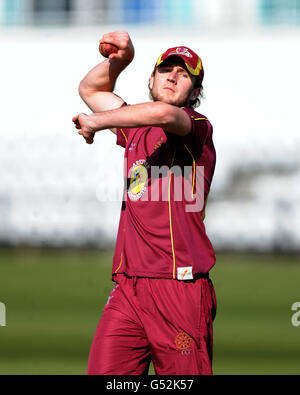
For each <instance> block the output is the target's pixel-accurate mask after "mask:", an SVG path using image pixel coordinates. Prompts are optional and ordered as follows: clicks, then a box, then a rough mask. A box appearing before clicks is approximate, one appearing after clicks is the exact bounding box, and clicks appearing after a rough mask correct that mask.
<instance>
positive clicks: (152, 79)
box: [149, 73, 154, 90]
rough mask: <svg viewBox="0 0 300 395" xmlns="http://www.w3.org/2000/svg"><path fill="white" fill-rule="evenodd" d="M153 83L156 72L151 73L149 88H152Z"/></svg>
mask: <svg viewBox="0 0 300 395" xmlns="http://www.w3.org/2000/svg"><path fill="white" fill-rule="evenodd" d="M153 83H154V74H153V73H152V74H151V75H150V79H149V89H150V90H151V89H152V88H153Z"/></svg>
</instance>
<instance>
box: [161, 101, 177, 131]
mask: <svg viewBox="0 0 300 395" xmlns="http://www.w3.org/2000/svg"><path fill="white" fill-rule="evenodd" d="M156 103H157V105H158V106H157V107H158V108H157V117H158V123H159V124H160V125H161V126H163V127H167V126H168V125H173V124H174V123H175V122H176V113H175V111H174V109H173V106H171V105H169V104H166V103H162V102H156Z"/></svg>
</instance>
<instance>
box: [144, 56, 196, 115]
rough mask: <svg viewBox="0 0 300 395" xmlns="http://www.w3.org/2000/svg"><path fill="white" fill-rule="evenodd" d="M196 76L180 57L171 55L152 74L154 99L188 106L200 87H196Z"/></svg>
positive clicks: (150, 82) (151, 87)
mask: <svg viewBox="0 0 300 395" xmlns="http://www.w3.org/2000/svg"><path fill="white" fill-rule="evenodd" d="M195 79H196V77H194V76H192V75H191V74H190V73H189V72H188V71H187V69H186V67H185V64H184V62H183V60H182V59H181V58H179V57H176V56H175V57H170V58H168V59H166V60H165V61H164V62H163V63H162V64H161V65H160V66H158V67H157V69H156V71H155V74H154V75H153V74H152V75H151V77H150V81H149V89H150V92H151V96H152V98H153V100H154V101H162V102H164V103H168V104H172V105H174V106H177V107H184V106H188V105H189V102H190V101H191V100H195V99H196V98H197V97H198V96H199V94H200V89H198V88H197V89H194V83H195Z"/></svg>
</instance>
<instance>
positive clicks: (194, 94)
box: [190, 88, 201, 100]
mask: <svg viewBox="0 0 300 395" xmlns="http://www.w3.org/2000/svg"><path fill="white" fill-rule="evenodd" d="M200 93H201V89H200V88H196V89H193V91H192V93H191V96H190V100H196V99H197V97H198V96H199V95H200Z"/></svg>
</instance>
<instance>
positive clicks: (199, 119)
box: [182, 107, 211, 125]
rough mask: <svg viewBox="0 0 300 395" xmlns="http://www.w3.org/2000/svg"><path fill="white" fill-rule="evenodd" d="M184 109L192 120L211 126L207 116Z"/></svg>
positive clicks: (191, 109) (187, 108)
mask: <svg viewBox="0 0 300 395" xmlns="http://www.w3.org/2000/svg"><path fill="white" fill-rule="evenodd" d="M182 109H183V110H184V111H185V112H186V113H187V114H188V115H189V117H190V118H191V120H193V121H196V122H205V123H207V124H210V125H211V123H210V121H209V119H208V118H207V117H206V116H205V115H203V114H201V113H199V112H197V111H195V110H194V109H193V108H189V107H183V108H182Z"/></svg>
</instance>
